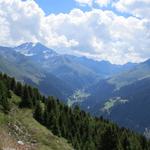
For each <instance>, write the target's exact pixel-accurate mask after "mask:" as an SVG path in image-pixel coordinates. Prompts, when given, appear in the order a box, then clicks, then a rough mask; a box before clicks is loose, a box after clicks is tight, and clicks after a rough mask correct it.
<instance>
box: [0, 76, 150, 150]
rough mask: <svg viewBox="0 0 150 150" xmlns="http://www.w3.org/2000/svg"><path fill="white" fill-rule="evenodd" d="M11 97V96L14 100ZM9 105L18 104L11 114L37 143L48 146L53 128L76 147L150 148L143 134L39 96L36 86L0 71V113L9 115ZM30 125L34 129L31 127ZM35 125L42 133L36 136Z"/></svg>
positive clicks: (83, 149)
mask: <svg viewBox="0 0 150 150" xmlns="http://www.w3.org/2000/svg"><path fill="white" fill-rule="evenodd" d="M11 91H12V92H11ZM12 93H14V94H15V95H17V97H18V98H20V100H16V99H17V97H16V96H15V97H14V94H12ZM12 99H14V100H13V102H12ZM12 105H15V106H18V107H19V108H17V110H18V109H19V112H20V113H15V114H14V117H16V118H18V115H19V118H18V119H17V120H20V122H21V123H22V124H25V126H26V127H27V128H28V129H29V133H30V134H31V136H32V137H34V136H35V137H37V136H38V138H36V141H37V142H38V143H40V142H42V143H43V142H44V143H45V145H47V143H49V141H51V140H52V139H48V138H47V134H48V133H50V131H52V133H53V134H55V135H57V136H58V137H63V138H66V139H67V140H68V142H70V143H71V144H72V145H73V147H74V148H75V149H77V150H149V149H150V142H149V141H148V140H146V138H145V137H144V136H142V135H139V134H136V133H134V132H132V131H130V130H128V129H125V128H119V127H118V126H117V125H116V124H114V123H111V122H109V121H108V120H104V119H103V118H102V117H101V118H94V117H91V116H90V115H89V114H87V113H85V112H84V111H82V110H80V109H79V107H75V108H69V107H68V106H66V105H65V104H63V103H61V102H60V101H59V100H58V99H56V98H54V97H45V96H43V95H41V94H40V93H39V91H38V90H37V89H36V88H32V87H31V86H28V85H23V84H21V83H20V82H16V81H15V79H14V78H11V77H8V76H7V75H6V74H0V110H1V112H3V113H5V114H6V115H9V114H10V113H11V112H12V108H14V106H13V107H12ZM32 112H33V113H32ZM25 116H26V117H25ZM32 116H33V117H34V118H35V119H36V120H37V121H38V122H39V123H40V124H41V125H39V123H38V122H37V121H35V120H34V119H33V117H32ZM30 119H32V120H30ZM1 120H3V119H1ZM41 126H42V128H41ZM43 126H45V127H46V128H47V129H46V128H44V127H43ZM31 127H32V129H33V130H34V132H32V131H31V130H30V128H31ZM39 127H40V128H39ZM38 128H39V129H40V130H41V131H43V132H42V133H40V134H38V135H37V134H36V131H37V130H38ZM48 129H49V130H50V131H49V130H48ZM45 137H46V138H47V140H45ZM43 138H44V141H43ZM33 139H34V138H33ZM58 145H59V144H58ZM47 146H49V145H47ZM37 149H38V148H37ZM49 149H50V148H49ZM54 149H55V148H54ZM56 149H57V148H56ZM61 149H62V148H61ZM67 149H69V147H68V148H67ZM45 150H46V148H45Z"/></svg>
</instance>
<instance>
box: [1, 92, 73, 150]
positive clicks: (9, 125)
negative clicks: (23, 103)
mask: <svg viewBox="0 0 150 150" xmlns="http://www.w3.org/2000/svg"><path fill="white" fill-rule="evenodd" d="M11 101H12V103H13V104H14V105H13V108H12V109H11V111H10V113H9V114H8V115H6V114H4V113H2V112H1V113H0V149H2V148H8V147H9V148H19V150H20V149H23V148H24V147H28V148H29V149H31V150H32V149H35V150H60V149H61V150H72V149H73V148H72V147H71V145H70V144H68V143H67V141H66V140H65V139H63V138H59V137H57V136H55V135H53V134H52V133H51V131H49V130H48V129H47V128H45V127H44V126H42V125H41V124H39V123H38V122H37V121H36V120H35V119H34V118H33V116H32V111H31V110H30V109H19V108H17V107H16V104H18V102H19V101H20V98H19V97H18V96H16V95H14V94H13V96H12V98H11ZM18 141H22V142H23V143H24V144H23V145H20V144H17V142H18Z"/></svg>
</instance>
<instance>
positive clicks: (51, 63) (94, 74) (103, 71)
mask: <svg viewBox="0 0 150 150" xmlns="http://www.w3.org/2000/svg"><path fill="white" fill-rule="evenodd" d="M14 49H15V50H16V51H17V52H19V53H21V54H23V55H25V56H26V57H29V58H30V60H31V61H33V62H36V64H37V66H39V67H40V69H41V68H42V69H44V70H45V71H46V72H50V73H52V74H54V75H55V76H57V77H58V78H60V79H61V80H63V81H64V82H66V83H67V84H68V85H70V86H71V87H73V88H74V89H77V88H85V87H87V86H89V85H91V84H94V83H95V82H97V81H98V80H99V79H101V78H107V77H110V76H111V75H114V74H117V73H120V72H122V71H125V70H128V69H130V68H132V67H134V66H135V65H136V64H132V63H131V64H126V65H113V64H111V63H109V62H107V61H94V60H92V59H88V58H86V57H76V56H71V55H60V54H57V53H56V52H55V51H53V50H52V49H49V48H47V47H46V46H44V45H42V44H40V43H24V44H22V45H20V46H18V47H15V48H14Z"/></svg>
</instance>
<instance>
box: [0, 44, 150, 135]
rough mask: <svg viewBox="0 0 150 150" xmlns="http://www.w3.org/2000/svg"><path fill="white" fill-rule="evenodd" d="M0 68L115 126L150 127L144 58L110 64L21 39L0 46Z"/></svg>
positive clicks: (149, 66)
mask: <svg viewBox="0 0 150 150" xmlns="http://www.w3.org/2000/svg"><path fill="white" fill-rule="evenodd" d="M0 71H1V72H5V73H7V74H9V75H10V76H14V77H16V79H17V80H19V81H22V82H24V83H28V84H30V85H33V86H35V87H37V88H39V90H40V91H41V92H42V93H43V94H45V95H53V96H56V97H58V98H60V99H61V100H62V101H64V102H65V103H68V104H69V106H75V105H77V104H78V105H80V106H81V108H82V109H84V110H86V111H88V112H90V113H91V114H93V115H95V116H100V115H103V116H104V117H106V118H109V119H112V121H115V122H117V123H119V124H120V125H121V126H126V127H129V128H131V129H133V130H136V131H139V132H142V133H143V132H144V131H145V129H146V128H149V127H150V126H149V124H150V120H149V119H148V116H149V115H150V113H149V111H148V109H149V107H150V102H149V98H150V94H149V90H150V86H149V85H150V84H149V82H150V60H147V61H145V62H142V63H138V64H136V63H127V64H125V65H116V64H111V63H110V62H108V61H96V60H92V59H89V58H86V57H77V56H72V55H67V54H66V55H65V54H63V55H62V54H59V53H57V52H56V51H54V50H52V49H50V48H48V47H46V46H44V45H42V44H41V43H24V44H22V45H20V46H17V47H2V46H1V47H0Z"/></svg>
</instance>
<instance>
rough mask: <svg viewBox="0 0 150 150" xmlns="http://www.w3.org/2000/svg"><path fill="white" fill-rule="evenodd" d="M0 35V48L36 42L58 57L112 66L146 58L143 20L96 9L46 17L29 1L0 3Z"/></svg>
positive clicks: (148, 36)
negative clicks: (77, 57) (70, 56)
mask: <svg viewBox="0 0 150 150" xmlns="http://www.w3.org/2000/svg"><path fill="white" fill-rule="evenodd" d="M0 35H1V36H0V45H6V46H8V45H18V44H21V43H23V42H30V41H32V42H36V41H38V42H41V43H43V44H45V45H47V46H48V47H50V48H53V49H55V50H56V51H58V52H60V53H68V54H74V55H84V56H87V57H90V58H93V59H97V60H102V59H105V60H109V61H111V62H112V63H126V62H128V61H132V62H138V61H141V60H144V59H146V58H148V57H150V50H149V47H150V42H149V41H150V20H149V19H148V18H147V17H145V18H144V17H142V18H137V17H134V16H130V17H124V16H120V15H117V14H115V13H114V12H112V11H106V10H105V11H103V10H100V9H92V10H91V11H86V12H84V11H82V10H80V9H73V10H71V11H70V12H69V13H60V14H50V15H48V16H46V15H45V13H44V12H43V10H42V9H41V8H40V7H39V6H38V5H37V4H36V2H35V1H33V0H27V1H20V0H1V1H0Z"/></svg>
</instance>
